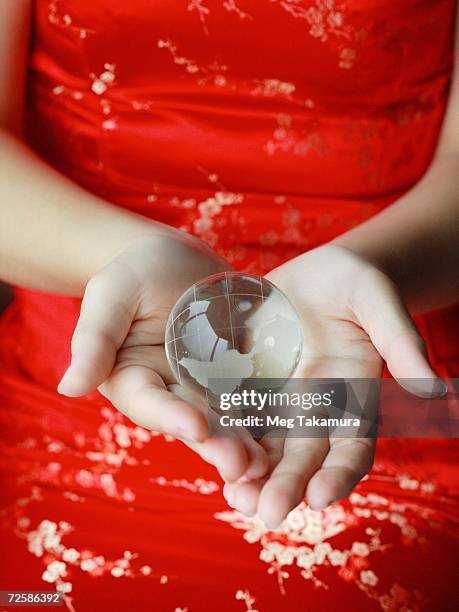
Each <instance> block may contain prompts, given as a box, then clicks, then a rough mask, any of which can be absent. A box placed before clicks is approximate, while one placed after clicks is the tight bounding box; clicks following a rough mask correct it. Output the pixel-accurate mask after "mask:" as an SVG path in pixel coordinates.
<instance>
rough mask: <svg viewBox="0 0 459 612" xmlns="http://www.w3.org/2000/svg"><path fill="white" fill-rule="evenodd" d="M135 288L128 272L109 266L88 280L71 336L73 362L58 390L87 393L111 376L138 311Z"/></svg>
mask: <svg viewBox="0 0 459 612" xmlns="http://www.w3.org/2000/svg"><path fill="white" fill-rule="evenodd" d="M112 265H114V264H112ZM136 291H137V286H136V283H135V281H134V280H133V279H132V278H131V277H130V276H129V275H128V274H127V273H126V272H124V271H123V270H116V273H115V268H112V269H110V266H109V267H108V268H106V269H105V270H104V271H103V272H102V273H100V274H99V275H98V276H95V277H93V279H91V280H90V281H89V283H88V285H87V287H86V291H85V294H84V298H83V302H82V305H81V312H80V317H79V319H78V323H77V326H76V328H75V332H74V334H73V338H72V361H71V364H70V366H69V368H68V369H67V371H66V373H65V374H64V376H63V378H62V380H61V382H60V384H59V386H58V391H59V393H62V394H63V395H67V396H70V397H76V396H80V395H85V394H86V393H89V392H90V391H92V390H94V389H95V388H96V387H97V386H98V385H100V384H102V382H103V381H104V380H105V379H106V378H107V377H108V376H109V374H110V372H111V371H112V368H113V365H114V363H115V359H116V353H117V351H118V349H119V347H120V346H121V344H122V343H123V341H124V339H125V337H126V335H127V333H128V331H129V327H130V325H131V322H132V319H133V317H134V314H135V307H136V306H135V299H134V298H135V294H136Z"/></svg>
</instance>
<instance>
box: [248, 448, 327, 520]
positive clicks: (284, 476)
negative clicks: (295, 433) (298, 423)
mask: <svg viewBox="0 0 459 612" xmlns="http://www.w3.org/2000/svg"><path fill="white" fill-rule="evenodd" d="M327 451H328V438H315V439H307V438H293V437H287V438H286V440H285V445H284V455H283V458H282V459H281V461H280V462H279V463H278V465H277V467H275V468H274V470H273V472H272V474H271V476H270V478H269V479H268V480H267V482H266V484H265V485H264V487H263V489H262V491H261V494H260V499H259V501H258V508H257V510H258V515H259V517H260V518H261V519H262V520H263V521H264V522H265V524H266V526H267V527H269V528H270V529H275V528H276V527H278V526H279V525H280V523H281V522H282V521H283V520H284V519H285V517H286V516H287V514H288V513H289V512H290V511H291V510H292V509H293V508H295V506H297V505H298V504H299V503H300V502H301V500H302V499H303V497H304V495H305V490H306V485H307V483H308V481H309V479H310V478H311V477H312V475H313V474H314V473H315V472H316V471H317V470H318V469H319V467H320V466H321V465H322V462H323V460H324V458H325V456H326V454H327Z"/></svg>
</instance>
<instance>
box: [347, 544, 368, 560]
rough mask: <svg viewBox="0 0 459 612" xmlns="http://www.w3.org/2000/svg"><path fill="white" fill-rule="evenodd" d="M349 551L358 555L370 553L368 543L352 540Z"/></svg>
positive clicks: (362, 555)
mask: <svg viewBox="0 0 459 612" xmlns="http://www.w3.org/2000/svg"><path fill="white" fill-rule="evenodd" d="M351 553H352V554H353V555H357V556H359V557H367V556H368V555H369V554H370V549H369V547H368V545H367V544H365V543H363V542H354V543H353V544H352V548H351Z"/></svg>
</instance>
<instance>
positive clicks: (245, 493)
mask: <svg viewBox="0 0 459 612" xmlns="http://www.w3.org/2000/svg"><path fill="white" fill-rule="evenodd" d="M259 446H260V448H262V449H264V450H265V455H266V457H267V461H268V465H267V469H266V471H267V473H271V472H272V470H273V469H274V468H275V466H276V465H277V464H278V463H279V461H280V460H281V458H282V452H283V448H284V436H281V435H280V433H279V432H278V434H277V437H270V436H265V437H264V438H263V439H262V440H260V444H259ZM266 480H267V476H266V474H262V475H261V476H258V477H254V479H253V480H250V481H249V482H247V481H246V480H244V479H242V481H239V482H235V483H227V484H226V485H225V487H224V489H223V494H224V496H225V499H226V501H227V502H228V504H229V505H230V506H231V507H232V508H235V509H236V510H238V511H239V512H242V514H245V515H246V516H253V515H254V514H255V513H256V511H257V507H258V499H259V497H260V493H261V490H262V488H263V485H264V484H265V482H266Z"/></svg>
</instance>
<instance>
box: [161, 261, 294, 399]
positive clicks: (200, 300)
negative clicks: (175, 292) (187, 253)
mask: <svg viewBox="0 0 459 612" xmlns="http://www.w3.org/2000/svg"><path fill="white" fill-rule="evenodd" d="M302 344H303V338H302V331H301V325H300V321H299V318H298V315H297V313H296V311H295V309H294V307H293V306H292V304H291V303H290V302H289V300H288V299H287V297H286V296H285V295H284V294H283V293H282V291H280V289H278V288H277V287H275V286H274V285H273V284H272V283H270V282H269V281H267V280H266V279H264V278H262V277H260V276H253V275H251V274H245V273H239V272H222V273H219V274H215V275H213V276H209V277H208V278H206V279H204V280H202V281H200V282H198V283H196V284H195V285H193V286H192V287H190V288H189V289H188V290H187V291H185V293H184V294H183V295H182V296H181V297H180V298H179V299H178V301H177V303H176V304H175V306H174V307H173V308H172V311H171V313H170V315H169V319H168V322H167V326H166V337H165V348H166V355H167V359H168V361H169V365H170V367H171V369H172V371H173V373H174V375H175V377H176V378H177V381H178V382H179V383H180V384H182V385H185V386H187V387H191V388H193V389H195V390H198V391H199V392H201V393H205V395H206V396H207V398H209V394H210V395H212V396H218V395H219V394H220V393H231V392H232V391H233V390H234V389H236V388H238V387H239V388H240V385H241V383H243V382H244V381H247V380H250V381H251V383H252V384H253V382H256V380H257V379H273V378H274V379H281V380H286V379H288V377H289V376H291V374H293V372H294V370H295V368H296V366H297V364H298V361H299V359H300V356H301V350H302ZM260 382H261V380H260Z"/></svg>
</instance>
